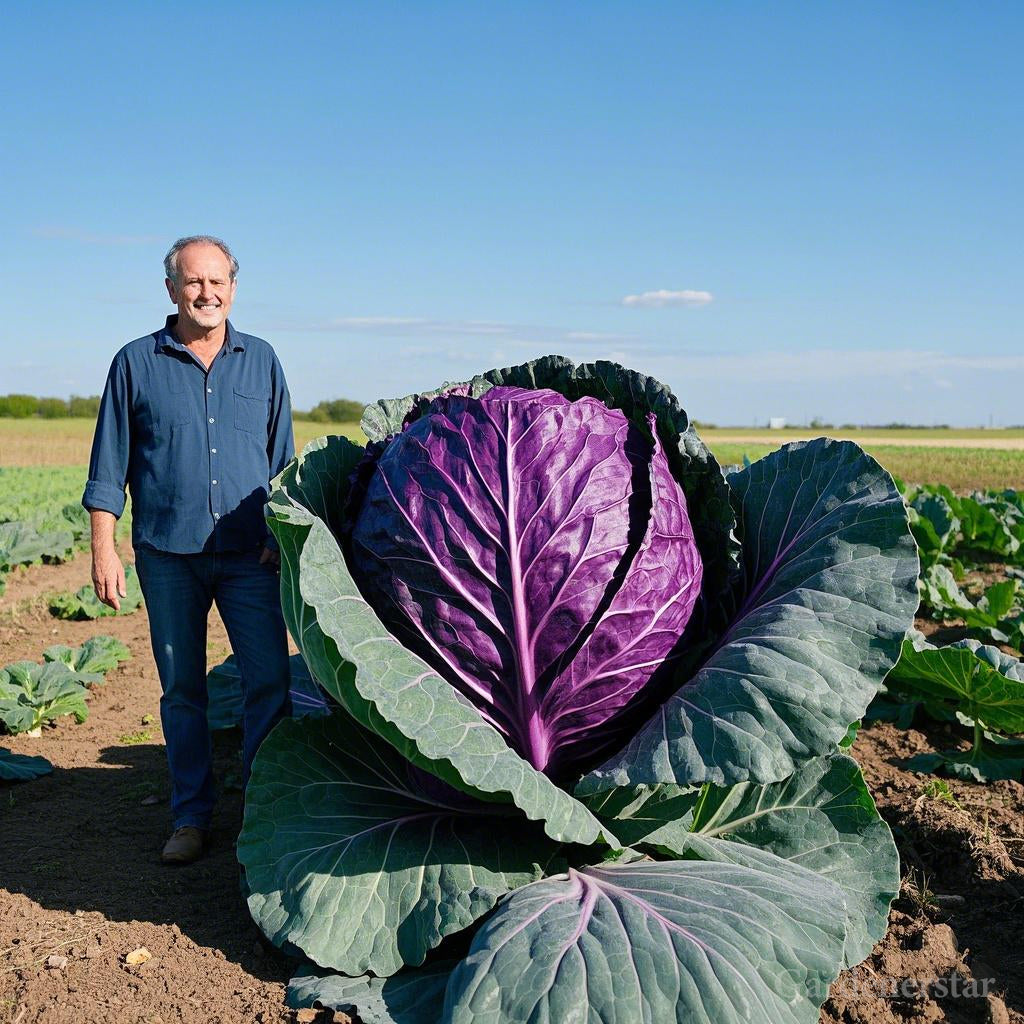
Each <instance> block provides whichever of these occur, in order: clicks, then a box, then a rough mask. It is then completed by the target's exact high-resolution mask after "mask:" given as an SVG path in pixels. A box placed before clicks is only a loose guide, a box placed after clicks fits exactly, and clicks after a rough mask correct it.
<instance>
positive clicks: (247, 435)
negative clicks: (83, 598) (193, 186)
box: [82, 235, 294, 864]
mask: <svg viewBox="0 0 1024 1024" xmlns="http://www.w3.org/2000/svg"><path fill="white" fill-rule="evenodd" d="M164 272H165V274H166V285H167V293H168V295H170V298H171V302H173V303H174V304H175V305H176V306H177V307H178V312H177V314H176V315H172V316H169V317H168V318H167V323H166V324H165V325H164V326H163V327H162V328H161V329H160V330H158V331H156V332H155V333H153V334H147V335H145V336H144V337H142V338H137V339H136V340H135V341H132V342H130V343H129V344H127V345H125V347H124V348H122V349H121V351H120V352H118V353H117V355H116V356H115V357H114V361H113V363H112V364H111V367H110V373H109V375H108V376H107V383H106V388H105V390H104V393H103V399H102V402H101V405H100V413H99V418H98V420H97V423H96V435H95V438H94V440H93V448H92V459H91V462H90V465H89V482H88V484H87V485H86V488H85V494H84V495H83V497H82V504H83V505H84V506H85V507H86V508H87V509H89V510H90V516H91V520H92V578H93V585H94V586H95V588H96V594H97V596H98V597H99V598H100V600H101V601H103V602H105V603H106V604H108V605H110V606H111V607H112V608H119V607H120V598H121V597H124V596H125V579H124V567H123V565H122V563H121V560H120V558H119V557H118V555H117V552H116V550H115V548H114V524H115V521H116V520H117V518H118V517H119V516H120V515H121V513H122V512H123V511H124V506H125V487H126V486H127V487H128V489H129V491H130V492H131V496H132V546H133V547H134V549H135V559H136V567H137V570H138V574H139V581H140V583H141V584H142V591H143V595H144V596H145V598H146V607H147V611H148V613H149V628H150V638H151V640H152V644H153V656H154V658H155V660H156V665H157V671H158V673H159V675H160V685H161V687H162V689H163V696H162V697H161V699H160V721H161V725H162V726H163V733H164V741H165V742H166V744H167V760H168V763H169V766H170V774H171V813H172V816H173V831H172V835H171V837H170V839H168V841H167V844H166V845H165V846H164V850H163V855H162V859H163V860H164V862H165V863H173V864H187V863H191V862H192V861H194V860H196V859H197V858H198V857H199V856H200V855H201V854H202V852H203V849H204V848H205V846H206V842H207V836H208V834H209V828H210V821H211V817H212V813H213V805H214V787H213V772H212V763H211V762H212V758H211V750H210V733H209V729H208V727H207V723H206V705H207V694H206V623H207V617H208V615H209V611H210V607H211V605H212V604H213V603H214V602H216V604H217V608H218V610H219V611H220V614H221V617H222V618H223V619H224V624H225V626H226V627H227V631H228V637H229V639H230V641H231V647H232V650H233V651H234V654H235V658H236V660H237V662H238V666H239V669H240V672H241V676H242V688H243V693H244V698H245V711H244V717H243V728H244V741H243V751H242V754H243V781H245V780H247V779H248V776H249V770H250V767H251V765H252V759H253V756H254V755H255V753H256V749H257V747H258V746H259V745H260V743H261V742H262V740H263V738H264V737H265V736H266V735H267V733H268V732H269V731H270V729H271V728H272V727H273V725H274V724H275V723H276V722H277V721H278V719H280V718H281V717H282V716H284V715H286V714H288V713H289V710H290V709H289V699H288V686H289V673H288V646H287V639H286V634H285V626H284V619H283V617H282V614H281V604H280V597H279V592H278V580H277V573H276V568H277V565H278V555H277V552H276V550H275V549H274V548H273V545H272V544H271V543H270V537H269V536H268V533H267V526H266V521H265V520H264V516H263V507H264V504H265V502H266V500H267V493H268V489H269V482H270V479H271V477H273V476H275V475H276V474H277V473H279V472H280V471H281V470H282V469H283V468H284V466H285V465H286V463H287V462H288V461H289V459H291V457H292V455H293V454H294V446H293V443H292V421H291V405H290V402H289V398H288V388H287V385H286V383H285V379H284V373H283V371H282V369H281V364H280V363H279V362H278V360H277V356H276V355H275V354H274V351H273V349H272V348H271V347H270V345H268V344H267V342H265V341H263V340H262V339H260V338H255V337H252V336H251V335H248V334H242V333H241V332H239V331H237V330H236V329H235V328H234V326H232V324H231V323H230V321H229V320H228V313H229V312H230V311H231V304H232V302H233V301H234V298H235V289H236V287H237V284H238V281H237V277H238V261H237V260H236V259H235V257H234V256H233V255H232V254H231V250H230V249H229V248H228V247H227V245H225V243H224V242H222V241H221V240H220V239H218V238H214V237H212V236H209V235H193V236H191V237H188V238H181V239H179V240H178V241H177V242H175V243H174V245H172V246H171V249H170V251H169V252H168V253H167V256H166V257H165V259H164Z"/></svg>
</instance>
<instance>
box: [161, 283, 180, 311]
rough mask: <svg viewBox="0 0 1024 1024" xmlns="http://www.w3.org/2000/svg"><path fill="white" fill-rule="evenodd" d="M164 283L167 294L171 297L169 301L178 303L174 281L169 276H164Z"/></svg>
mask: <svg viewBox="0 0 1024 1024" xmlns="http://www.w3.org/2000/svg"><path fill="white" fill-rule="evenodd" d="M164 285H165V286H166V288H167V294H168V295H169V296H170V297H171V302H173V303H174V305H175V306H176V305H177V304H178V296H177V289H176V288H175V287H174V282H173V281H172V280H171V279H170V278H169V277H165V278H164Z"/></svg>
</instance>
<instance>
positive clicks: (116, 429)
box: [82, 358, 131, 518]
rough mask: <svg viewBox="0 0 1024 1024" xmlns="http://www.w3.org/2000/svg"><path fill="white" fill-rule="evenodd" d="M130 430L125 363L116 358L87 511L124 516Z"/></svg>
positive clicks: (96, 440) (100, 420) (99, 425)
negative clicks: (96, 510)
mask: <svg viewBox="0 0 1024 1024" xmlns="http://www.w3.org/2000/svg"><path fill="white" fill-rule="evenodd" d="M130 427H131V415H130V408H129V400H128V378H127V375H126V373H125V368H124V363H123V361H122V360H121V359H119V358H115V359H114V361H113V363H111V365H110V372H109V373H108V374H107V383H106V386H105V387H104V389H103V398H102V399H101V400H100V411H99V416H98V417H97V419H96V433H95V435H94V436H93V440H92V456H91V458H90V459H89V482H88V483H87V484H86V485H85V493H84V494H83V495H82V504H83V505H84V506H85V507H86V508H87V509H103V510H104V511H106V512H111V513H113V514H114V515H115V516H117V517H118V518H120V517H121V514H122V513H123V512H124V505H125V484H126V482H127V477H128V454H129V444H130V437H129V432H130Z"/></svg>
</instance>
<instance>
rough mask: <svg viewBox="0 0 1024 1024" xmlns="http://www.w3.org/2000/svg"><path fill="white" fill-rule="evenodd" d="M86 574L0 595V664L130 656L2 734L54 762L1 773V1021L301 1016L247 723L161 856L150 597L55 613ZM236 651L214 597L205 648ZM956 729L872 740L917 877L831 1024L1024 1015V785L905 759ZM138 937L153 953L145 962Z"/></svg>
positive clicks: (829, 1010)
mask: <svg viewBox="0 0 1024 1024" xmlns="http://www.w3.org/2000/svg"><path fill="white" fill-rule="evenodd" d="M125 554H126V556H127V557H129V558H130V553H129V552H125ZM88 577H89V564H88V559H87V557H86V556H84V555H80V556H79V557H78V558H76V559H75V560H74V561H72V562H70V563H68V564H66V565H62V566H37V567H33V568H30V569H28V570H25V571H20V572H17V573H15V574H13V575H12V576H11V577H10V578H9V581H8V587H7V592H6V594H5V595H4V596H3V598H0V664H5V663H7V662H10V661H14V660H17V659H20V658H28V659H32V660H39V659H41V657H42V651H43V649H44V648H45V647H46V646H48V645H49V644H52V643H68V644H79V643H81V642H82V641H83V640H85V639H86V638H88V637H89V636H93V635H96V634H99V633H111V634H113V635H114V636H117V637H118V638H119V639H121V640H123V641H124V642H125V643H127V644H128V645H129V647H130V648H131V650H132V654H133V658H132V660H131V661H129V662H126V663H124V664H123V665H121V666H120V668H119V669H118V670H117V671H116V672H114V673H111V674H110V675H109V676H108V681H107V683H106V684H105V685H104V686H102V687H100V688H98V689H96V690H95V691H94V693H93V696H92V700H91V711H90V716H89V719H88V721H87V722H85V723H84V724H83V725H75V724H74V722H73V720H71V719H63V720H62V721H61V722H60V724H59V725H57V726H56V727H55V728H52V729H47V730H44V733H43V735H42V737H40V738H37V739H31V738H28V737H15V738H13V739H12V738H11V737H4V739H3V743H4V745H5V746H8V747H10V748H11V749H13V750H16V751H18V752H21V753H37V754H42V755H44V756H46V757H48V758H49V759H50V760H51V761H52V762H53V764H54V766H55V768H54V772H53V774H52V775H49V776H46V777H44V778H42V779H39V780H37V781H34V782H31V783H22V784H4V783H0V1024H34V1022H45V1024H51V1022H52V1024H65V1022H66V1024H108V1022H110V1024H114V1022H116V1024H125V1022H128V1024H135V1022H140V1024H141V1022H146V1024H235V1022H239V1024H241V1022H246V1024H249V1022H260V1024H272V1022H284V1021H295V1020H296V1015H295V1014H294V1013H293V1012H291V1011H288V1010H286V1009H285V1008H284V990H285V986H286V984H287V980H288V977H289V975H290V973H291V969H292V962H291V961H289V960H288V959H287V958H285V957H284V956H282V955H280V954H279V953H277V952H276V951H274V950H271V949H269V948H268V947H267V946H266V945H265V943H264V942H263V941H261V937H260V934H259V932H258V930H257V929H256V927H255V925H254V924H253V923H252V921H251V920H250V918H249V914H248V911H247V909H246V907H245V903H244V901H243V899H242V897H241V895H240V892H239V884H238V883H239V875H238V866H237V863H236V861H235V856H234V840H235V837H236V835H237V832H238V829H239V826H240V823H241V804H242V796H241V793H240V792H239V790H238V776H239V772H240V762H239V749H238V746H239V744H238V737H237V735H236V734H233V733H222V734H218V736H217V737H216V742H215V753H216V767H217V773H218V778H219V780H220V782H221V785H222V789H223V791H222V795H221V799H220V803H219V807H218V816H217V818H216V821H215V826H214V832H213V845H212V848H211V850H210V852H209V854H208V855H207V856H206V857H205V858H204V859H203V860H201V861H200V862H198V863H197V864H194V865H191V866H188V867H184V868H167V867H164V866H163V865H161V864H160V862H159V853H160V848H161V846H162V845H163V842H164V840H165V838H166V835H167V830H168V827H169V817H168V814H169V812H168V805H167V772H166V762H165V759H164V751H163V745H162V738H161V736H160V730H159V717H158V701H159V696H160V688H159V682H158V680H157V677H156V670H155V668H154V666H153V661H152V657H151V655H150V650H149V637H148V631H147V623H146V618H145V612H144V611H140V612H137V613H135V614H133V615H129V616H124V617H117V618H109V619H102V620H98V621H96V622H61V621H58V620H56V619H53V618H51V617H50V615H49V613H48V611H47V608H46V597H47V595H48V594H50V593H52V592H54V591H58V590H67V589H77V588H78V587H80V586H82V585H83V584H84V583H86V582H88ZM918 625H919V627H920V626H922V625H925V624H924V623H920V622H919V623H918ZM929 628H930V629H934V627H932V626H930V625H929ZM227 652H228V642H227V636H226V633H225V631H224V627H223V625H222V623H221V621H220V619H219V617H218V616H217V615H216V613H215V612H214V613H213V614H212V615H211V621H210V634H209V644H208V660H209V662H210V663H211V664H214V663H216V662H218V661H220V660H221V659H222V658H223V657H224V656H225V655H226V654H227ZM149 715H152V716H153V720H152V722H148V723H144V722H143V719H144V717H146V716H149ZM147 732H148V733H149V734H150V737H149V738H142V737H140V735H139V734H145V733H147ZM955 742H956V737H955V736H953V735H951V734H950V733H947V732H945V731H944V727H941V726H939V727H936V729H935V731H934V732H929V733H926V732H922V731H918V730H916V729H911V730H908V731H901V730H899V729H896V728H895V727H894V726H892V725H889V724H885V723H876V724H874V725H871V726H869V727H867V728H865V729H863V730H862V731H861V732H860V734H859V736H858V737H857V741H856V743H855V744H854V747H853V754H854V756H855V757H856V758H857V759H858V760H859V761H860V763H861V765H862V766H863V768H864V773H865V776H866V778H867V781H868V784H869V786H870V787H871V789H872V792H873V793H874V794H875V799H876V801H877V804H878V808H879V810H880V812H881V813H882V815H883V817H884V818H885V819H886V821H888V823H889V825H890V826H891V827H892V829H893V831H894V834H895V836H896V841H897V844H898V846H899V848H900V854H901V858H902V871H903V877H904V882H903V888H902V892H901V895H900V897H899V899H898V900H897V902H896V903H895V904H894V906H893V909H892V911H891V914H890V918H889V930H888V933H887V934H886V936H885V937H884V939H883V940H882V941H881V942H880V943H878V945H877V946H876V947H875V950H874V951H873V953H872V955H871V956H870V957H869V958H868V960H867V961H865V963H864V964H861V965H860V966H858V967H856V968H854V969H853V970H852V971H847V972H844V974H843V975H842V976H841V977H840V979H839V981H837V982H836V984H835V985H834V986H833V988H832V994H831V997H830V999H829V1000H828V1002H826V1004H825V1006H824V1008H823V1010H822V1014H821V1021H822V1022H823V1024H897V1022H898V1024H907V1022H911V1024H918V1022H921V1024H923V1022H932V1021H951V1022H955V1024H982V1022H989V1024H1024V945H1022V940H1021V936H1022V935H1024V786H1022V785H1021V784H1019V783H1016V782H999V783H995V784H990V785H981V784H975V783H969V782H961V781H959V780H956V779H951V780H948V787H949V794H948V796H947V797H946V798H943V797H941V796H931V795H928V794H927V793H926V791H925V785H926V784H927V783H928V781H929V780H930V778H931V777H930V776H921V775H917V774H915V773H912V772H909V771H907V770H906V769H905V768H903V767H902V765H903V764H904V763H905V761H906V759H907V758H909V757H910V756H912V755H913V754H914V753H917V752H918V751H921V750H926V749H939V748H948V747H950V746H954V745H955ZM140 947H145V949H146V950H147V951H148V952H149V953H150V954H151V959H149V960H148V961H146V962H145V963H143V964H141V965H138V966H131V965H129V964H128V963H127V962H126V957H127V956H128V954H130V953H132V952H134V951H135V950H137V949H139V948H140ZM65 958H66V960H65ZM327 1019H330V1015H326V1016H324V1017H322V1018H321V1020H327ZM339 1019H342V1015H339ZM756 1024H771V1022H756Z"/></svg>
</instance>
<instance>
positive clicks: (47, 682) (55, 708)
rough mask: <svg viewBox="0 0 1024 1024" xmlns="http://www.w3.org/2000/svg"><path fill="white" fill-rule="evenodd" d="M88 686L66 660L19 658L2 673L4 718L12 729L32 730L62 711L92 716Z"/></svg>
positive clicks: (0, 686) (1, 712)
mask: <svg viewBox="0 0 1024 1024" xmlns="http://www.w3.org/2000/svg"><path fill="white" fill-rule="evenodd" d="M85 694H86V688H85V686H84V685H83V684H82V683H81V682H80V681H79V679H78V676H77V674H76V673H75V672H73V671H72V670H71V669H69V668H68V667H67V665H65V664H64V663H63V662H60V661H50V662H46V663H45V664H43V665H38V664H36V663H35V662H34V661H16V662H14V663H13V664H11V665H8V666H7V667H6V668H5V669H4V670H3V672H2V673H0V721H2V722H3V723H4V725H5V726H6V728H7V730H8V731H9V732H12V733H18V732H29V731H31V730H32V729H35V728H38V727H39V726H40V725H42V723H43V722H46V721H49V720H50V719H53V718H59V717H60V716H61V715H74V716H75V718H76V719H77V720H78V721H79V722H84V721H85V720H86V718H88V716H89V708H88V705H87V704H86V703H85Z"/></svg>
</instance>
